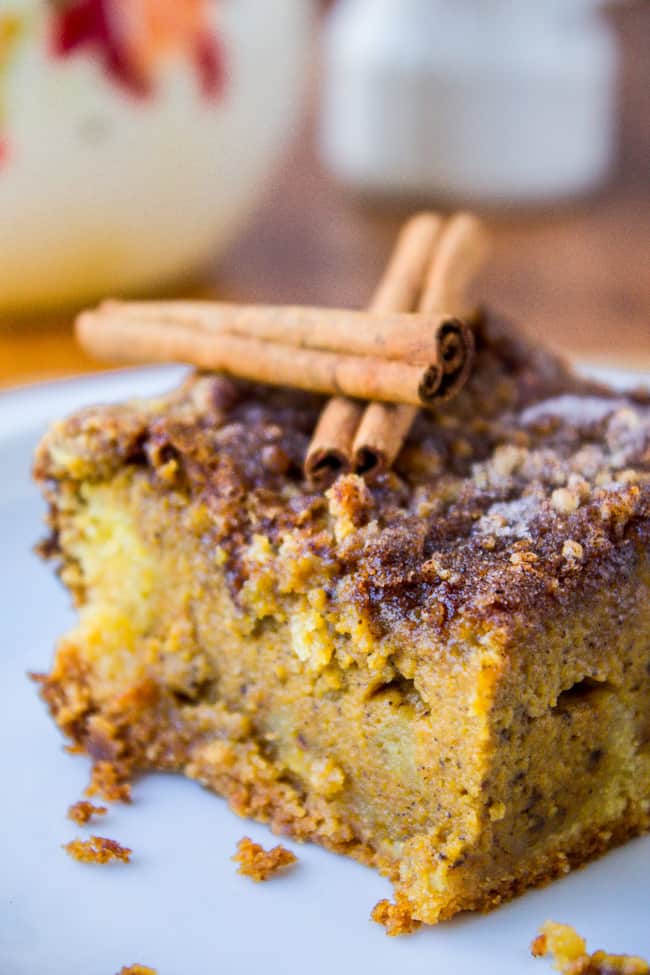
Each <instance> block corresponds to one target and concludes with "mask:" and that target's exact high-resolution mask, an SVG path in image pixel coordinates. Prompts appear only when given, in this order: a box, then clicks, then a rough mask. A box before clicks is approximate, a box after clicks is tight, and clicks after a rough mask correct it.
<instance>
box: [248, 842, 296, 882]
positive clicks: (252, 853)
mask: <svg viewBox="0 0 650 975" xmlns="http://www.w3.org/2000/svg"><path fill="white" fill-rule="evenodd" d="M232 859H233V860H234V861H235V863H237V864H239V866H238V868H237V873H240V874H241V875H242V876H243V877H250V878H251V880H254V881H255V882H256V883H260V882H261V881H264V880H268V879H269V878H270V877H274V876H275V875H276V874H277V873H281V872H282V871H284V870H286V869H287V868H288V867H290V866H292V865H293V864H294V863H297V861H298V857H297V856H296V855H295V854H294V853H292V852H291V850H287V849H286V848H285V847H284V846H280V845H278V846H274V847H273V849H272V850H265V849H264V847H263V846H260V844H259V843H253V841H252V840H251V839H250V838H249V837H248V836H244V837H242V839H241V840H240V841H239V843H238V844H237V852H236V853H235V855H234V856H233V857H232Z"/></svg>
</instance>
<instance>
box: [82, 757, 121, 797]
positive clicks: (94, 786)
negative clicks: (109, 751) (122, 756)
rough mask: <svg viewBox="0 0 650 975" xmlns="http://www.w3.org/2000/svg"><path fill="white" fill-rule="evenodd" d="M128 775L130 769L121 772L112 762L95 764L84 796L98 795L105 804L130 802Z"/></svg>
mask: <svg viewBox="0 0 650 975" xmlns="http://www.w3.org/2000/svg"><path fill="white" fill-rule="evenodd" d="M129 775H130V769H126V770H124V771H122V770H121V769H120V768H119V767H118V766H117V765H116V764H115V763H114V762H109V761H106V760H100V761H98V762H95V764H94V765H93V768H92V773H91V777H90V784H89V785H88V787H87V789H86V795H87V796H97V795H98V796H101V797H102V799H106V800H107V802H131V785H130V783H129V781H128V778H129Z"/></svg>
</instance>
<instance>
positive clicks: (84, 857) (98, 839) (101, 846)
mask: <svg viewBox="0 0 650 975" xmlns="http://www.w3.org/2000/svg"><path fill="white" fill-rule="evenodd" d="M63 849H64V850H65V851H66V853H67V854H68V855H69V856H71V857H72V858H73V859H74V860H78V861H79V862H80V863H110V862H111V861H112V860H120V861H121V862H122V863H129V862H130V860H131V853H132V852H133V851H132V850H130V849H129V848H128V847H127V846H120V844H119V843H118V842H116V840H110V839H108V838H107V837H105V836H91V837H90V839H89V840H79V839H76V840H70V842H69V843H65V844H64V846H63Z"/></svg>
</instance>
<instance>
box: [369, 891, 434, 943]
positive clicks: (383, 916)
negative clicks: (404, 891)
mask: <svg viewBox="0 0 650 975" xmlns="http://www.w3.org/2000/svg"><path fill="white" fill-rule="evenodd" d="M370 917H371V918H372V920H373V921H376V922H377V924H383V926H384V927H385V928H386V934H388V935H390V937H391V938H395V937H397V936H398V935H402V934H413V932H414V931H417V929H418V928H419V927H420V924H421V922H420V921H416V920H415V918H414V917H413V915H412V914H411V908H410V905H409V904H408V902H407V901H406V900H404V899H403V898H400V897H396V898H395V903H394V904H393V903H392V902H391V901H388V900H382V901H379V902H378V903H377V904H375V906H374V907H373V909H372V913H371V915H370Z"/></svg>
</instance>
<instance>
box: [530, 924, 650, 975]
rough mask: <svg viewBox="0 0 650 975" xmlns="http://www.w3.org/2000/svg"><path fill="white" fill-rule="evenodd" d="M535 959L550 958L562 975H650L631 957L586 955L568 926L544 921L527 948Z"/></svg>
mask: <svg viewBox="0 0 650 975" xmlns="http://www.w3.org/2000/svg"><path fill="white" fill-rule="evenodd" d="M530 950H531V954H532V955H533V956H534V957H535V958H542V957H544V956H545V955H549V954H550V955H552V957H553V967H554V968H556V969H557V971H558V972H562V975H650V965H648V963H647V962H646V961H644V960H643V958H636V957H635V956H633V955H608V954H607V953H606V952H604V951H595V952H594V953H593V955H589V954H587V943H586V941H585V939H584V938H582V937H581V936H580V935H579V934H578V933H577V932H576V931H575V930H574V929H573V928H572V927H571V926H570V925H569V924H558V923H557V922H556V921H546V922H545V923H544V924H543V925H542V927H541V928H540V933H539V934H538V935H537V937H536V938H535V940H534V941H533V943H532V944H531V946H530Z"/></svg>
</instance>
